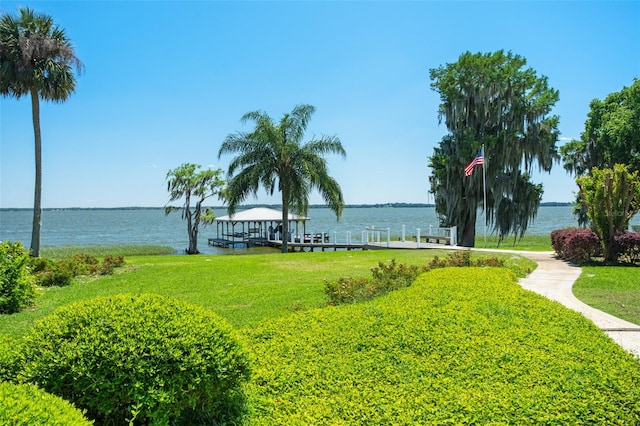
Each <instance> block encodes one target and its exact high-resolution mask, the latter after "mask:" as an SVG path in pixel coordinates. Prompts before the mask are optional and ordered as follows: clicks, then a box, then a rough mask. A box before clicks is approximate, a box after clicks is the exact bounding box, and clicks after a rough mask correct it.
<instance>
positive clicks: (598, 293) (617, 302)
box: [572, 265, 640, 355]
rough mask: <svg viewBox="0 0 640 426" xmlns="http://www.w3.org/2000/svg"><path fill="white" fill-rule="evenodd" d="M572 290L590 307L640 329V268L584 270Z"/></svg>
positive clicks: (587, 267) (621, 267)
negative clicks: (639, 274)
mask: <svg viewBox="0 0 640 426" xmlns="http://www.w3.org/2000/svg"><path fill="white" fill-rule="evenodd" d="M572 290H573V293H574V294H575V295H576V297H578V298H579V299H580V300H582V301H583V302H585V303H587V304H588V305H590V306H593V307H594V308H596V309H600V310H601V311H604V312H607V313H609V314H611V315H613V316H615V317H618V318H622V319H624V320H627V321H629V322H632V323H634V324H637V325H639V326H640V280H638V267H637V266H622V265H615V266H602V265H597V266H594V265H586V266H583V267H582V274H581V275H580V277H579V278H578V279H577V280H576V282H575V284H574V285H573V288H572ZM638 355H640V354H638Z"/></svg>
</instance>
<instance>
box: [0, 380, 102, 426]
mask: <svg viewBox="0 0 640 426" xmlns="http://www.w3.org/2000/svg"><path fill="white" fill-rule="evenodd" d="M0 424H2V425H7V426H9V425H47V426H84V425H92V424H93V422H92V421H89V420H87V419H86V418H85V417H84V416H83V414H82V412H81V411H80V410H78V409H76V408H75V407H74V406H73V405H72V404H70V403H69V402H67V401H65V400H64V399H62V398H59V397H57V396H54V395H51V394H48V393H46V392H45V391H43V390H41V389H38V387H37V386H34V385H28V384H14V383H7V382H0Z"/></svg>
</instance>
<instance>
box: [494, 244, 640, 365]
mask: <svg viewBox="0 0 640 426" xmlns="http://www.w3.org/2000/svg"><path fill="white" fill-rule="evenodd" d="M487 251H507V250H487ZM509 252H512V253H514V254H519V255H522V256H524V257H527V258H529V259H531V260H533V261H535V262H537V263H538V267H537V268H536V270H535V271H533V272H532V273H531V274H529V276H527V277H526V278H521V279H520V285H521V286H522V287H523V288H525V289H527V290H530V291H533V292H535V293H538V294H541V295H543V296H545V297H546V298H548V299H551V300H555V301H556V302H559V303H561V304H562V305H564V306H566V307H567V308H569V309H573V310H574V311H577V312H580V313H581V314H582V315H583V316H584V317H586V318H588V319H590V320H591V321H593V323H594V324H595V325H596V326H598V327H599V328H601V329H602V330H603V331H604V332H605V333H607V334H608V335H609V337H611V338H612V339H613V340H614V341H615V342H616V343H618V344H619V345H620V346H622V347H623V348H624V349H626V350H627V351H629V352H631V353H632V354H634V355H635V356H636V357H638V358H640V325H637V324H633V323H631V322H628V321H625V320H622V319H620V318H617V317H614V316H613V315H610V314H607V313H606V312H602V311H600V310H598V309H595V308H592V307H591V306H589V305H587V304H586V303H584V302H582V301H581V300H579V299H578V298H576V297H575V296H574V295H573V291H572V287H573V284H574V283H575V281H576V280H577V279H578V277H579V276H580V273H581V272H582V270H581V269H580V267H578V266H574V265H571V264H569V263H567V262H565V261H562V260H559V259H556V258H555V255H554V253H553V252H523V251H515V250H514V251H509Z"/></svg>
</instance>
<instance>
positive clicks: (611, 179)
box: [576, 164, 640, 261]
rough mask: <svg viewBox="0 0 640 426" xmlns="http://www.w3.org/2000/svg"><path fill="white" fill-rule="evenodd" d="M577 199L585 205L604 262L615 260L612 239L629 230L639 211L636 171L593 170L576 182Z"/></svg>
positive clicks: (618, 167)
mask: <svg viewBox="0 0 640 426" xmlns="http://www.w3.org/2000/svg"><path fill="white" fill-rule="evenodd" d="M576 182H577V183H578V186H579V187H580V194H579V196H580V199H581V201H582V202H583V203H584V204H585V205H586V206H587V216H588V217H589V220H590V222H591V228H592V229H593V230H594V232H595V233H596V234H598V237H599V238H600V242H601V244H602V248H603V251H604V258H605V260H606V261H613V260H615V253H614V251H613V244H614V242H613V239H614V237H615V235H616V234H618V233H620V232H623V231H625V230H627V229H628V228H629V221H630V220H631V218H632V217H633V216H634V215H635V214H636V213H638V211H640V179H638V172H637V171H636V172H633V173H629V171H628V168H627V166H625V165H622V164H616V165H614V167H613V169H599V168H597V167H594V168H593V169H592V170H591V174H589V175H586V176H582V177H579V178H577V179H576Z"/></svg>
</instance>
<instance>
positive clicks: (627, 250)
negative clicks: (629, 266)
mask: <svg viewBox="0 0 640 426" xmlns="http://www.w3.org/2000/svg"><path fill="white" fill-rule="evenodd" d="M611 250H612V251H613V254H614V257H615V258H616V259H618V260H619V261H621V262H627V263H639V262H640V232H622V233H619V234H616V236H615V237H613V246H612V247H611Z"/></svg>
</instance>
